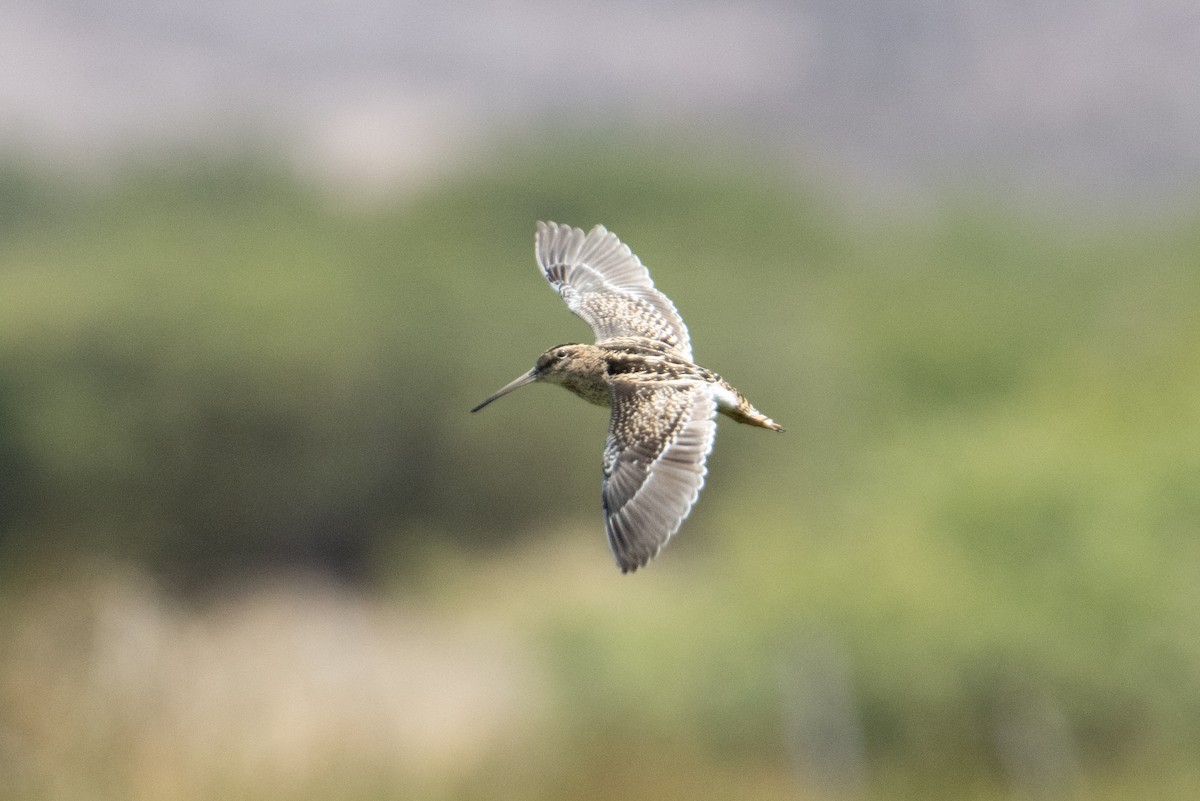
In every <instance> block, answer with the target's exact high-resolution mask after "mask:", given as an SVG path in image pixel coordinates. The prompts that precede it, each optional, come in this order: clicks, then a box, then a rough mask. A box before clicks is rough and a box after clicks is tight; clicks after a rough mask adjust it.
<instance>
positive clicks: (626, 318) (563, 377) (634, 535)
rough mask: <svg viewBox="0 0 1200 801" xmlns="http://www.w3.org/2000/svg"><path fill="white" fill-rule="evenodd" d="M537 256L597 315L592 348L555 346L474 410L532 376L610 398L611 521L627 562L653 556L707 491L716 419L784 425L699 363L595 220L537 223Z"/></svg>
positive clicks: (668, 310) (581, 307)
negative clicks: (583, 224) (588, 223)
mask: <svg viewBox="0 0 1200 801" xmlns="http://www.w3.org/2000/svg"><path fill="white" fill-rule="evenodd" d="M536 243H537V257H538V263H539V265H540V266H541V268H542V271H543V273H544V274H545V276H546V278H547V280H549V281H550V283H551V285H553V286H554V287H555V288H556V289H557V290H558V291H559V293H560V294H561V295H562V296H563V299H564V300H565V301H566V303H567V306H568V307H569V308H570V309H571V310H572V311H574V312H575V313H576V314H578V315H579V316H580V317H582V318H583V319H584V320H585V321H586V322H588V323H589V324H590V325H591V326H592V329H593V331H594V332H595V334H596V337H597V340H596V343H595V344H594V345H587V344H576V343H571V344H565V345H558V346H555V347H553V348H550V349H549V350H547V351H546V352H545V353H543V354H542V355H541V356H540V357H539V358H538V360H537V363H536V364H535V365H534V367H533V369H532V370H530V371H529V372H528V373H526V374H525V375H523V376H521V377H520V378H518V379H517V380H515V381H513V382H512V383H510V384H508V385H507V386H505V387H504V388H502V389H501V390H500V391H499V392H497V393H496V394H494V395H492V396H491V397H489V398H488V399H487V400H485V401H484V402H483V403H481V404H479V405H478V406H476V407H475V408H474V409H472V410H471V411H478V410H479V409H482V408H483V407H484V406H486V405H487V404H489V403H491V402H492V401H493V400H495V399H496V398H498V397H500V396H501V395H504V394H506V393H508V392H511V391H512V390H514V389H516V388H517V387H520V386H523V385H525V384H528V383H532V382H534V381H545V382H548V383H554V384H560V385H562V386H563V387H565V388H566V389H569V390H570V391H571V392H573V393H575V394H576V395H578V396H579V397H581V398H583V399H584V400H586V401H588V402H590V403H595V404H598V405H600V406H610V407H611V408H612V417H611V420H610V425H609V433H608V440H607V442H606V444H605V448H604V481H603V486H602V493H601V495H602V500H603V506H604V513H605V527H606V529H607V532H608V539H609V544H610V545H611V546H612V550H613V555H614V557H615V559H616V561H617V565H618V566H619V567H620V568H621V570H622V571H623V572H628V571H631V570H636V569H637V568H638V567H641V566H644V565H645V564H646V563H647V562H649V561H650V559H652V558H653V557H654V556H655V555H656V554H657V553H658V551H659V550H661V548H662V546H663V545H664V544H665V543H666V541H667V540H668V539H669V538H670V537H671V535H672V534H674V533H675V531H676V530H677V529H678V528H679V525H680V523H682V522H683V519H684V518H685V517H687V514H688V512H689V511H690V510H691V507H692V505H693V504H694V503H695V501H696V498H697V497H698V496H699V494H700V488H701V487H702V486H703V485H704V477H705V474H706V468H705V464H704V462H705V459H706V458H707V456H708V453H709V451H710V450H712V444H713V439H714V437H715V436H716V420H715V418H716V415H717V413H718V412H722V413H724V414H726V415H728V416H729V417H731V418H733V419H734V420H737V421H738V422H740V423H747V424H749V425H755V426H760V427H762V428H769V429H771V430H773V431H782V430H783V429H782V428H781V427H780V426H779V425H778V424H777V423H775V422H774V421H773V420H771V419H770V418H769V417H767V416H766V415H764V414H762V413H761V412H759V411H758V410H757V409H755V408H754V406H753V405H752V404H751V403H750V401H748V400H747V399H746V397H745V396H744V395H743V394H742V393H741V392H739V391H738V390H737V389H736V388H735V387H734V386H733V385H732V384H730V383H729V382H728V381H726V380H725V379H723V378H721V376H719V375H717V374H716V373H714V372H712V371H711V370H708V369H706V368H704V367H701V366H700V365H698V364H696V363H695V362H694V361H693V360H692V352H691V344H690V339H689V336H688V332H687V328H686V327H685V326H684V324H683V320H682V319H680V317H679V313H678V312H677V311H676V310H675V307H674V305H672V303H671V301H670V300H668V299H667V298H666V296H664V295H663V294H662V293H660V292H658V290H656V289H654V285H653V283H652V282H651V281H650V274H649V272H648V271H647V270H646V268H645V267H644V266H642V264H641V262H640V261H639V260H638V258H637V256H635V255H633V253H632V252H631V251H630V250H629V248H628V247H626V246H625V245H623V244H622V243H621V241H620V240H619V239H617V237H616V236H615V235H613V234H611V233H609V232H608V231H606V230H605V229H604V227H603V226H596V227H595V228H593V229H592V230H591V231H590V232H589V233H587V234H585V233H584V232H583V231H582V230H581V229H579V228H571V227H569V226H562V225H556V224H554V223H538V230H537V239H536Z"/></svg>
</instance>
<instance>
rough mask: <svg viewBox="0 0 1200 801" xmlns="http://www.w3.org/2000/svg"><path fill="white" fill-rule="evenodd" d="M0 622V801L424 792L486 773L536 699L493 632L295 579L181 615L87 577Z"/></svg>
mask: <svg viewBox="0 0 1200 801" xmlns="http://www.w3.org/2000/svg"><path fill="white" fill-rule="evenodd" d="M0 625H2V636H3V645H2V646H0V772H3V773H5V774H7V775H9V776H11V777H12V779H11V781H10V780H6V781H5V784H6V785H7V789H6V793H5V796H6V797H8V798H89V799H90V798H96V799H104V798H113V799H117V798H120V799H130V800H132V801H136V800H138V799H145V800H146V801H150V800H151V799H153V800H154V801H167V800H168V799H177V800H178V801H189V800H190V799H201V798H205V799H207V798H214V797H224V798H230V797H235V798H300V797H356V796H359V795H367V794H371V793H372V791H373V790H378V789H380V788H407V790H409V791H410V792H412V793H414V794H420V795H425V794H427V793H432V792H433V790H432V789H431V788H453V787H455V786H456V785H457V784H459V783H461V782H463V781H467V780H472V777H476V778H477V777H479V776H481V775H486V773H487V771H488V769H489V766H490V765H493V764H494V763H495V761H496V760H497V759H504V757H503V755H504V753H505V752H506V751H510V750H511V749H513V748H514V747H519V745H520V744H521V743H522V742H523V740H524V739H525V738H526V737H527V736H528V735H529V734H530V733H531V732H532V730H533V728H534V726H535V725H536V723H537V721H538V718H539V710H540V709H541V708H542V707H541V704H540V702H539V700H538V699H540V698H543V697H544V692H543V687H542V686H541V685H542V680H541V679H540V678H539V675H538V671H537V670H535V669H534V667H533V665H532V663H531V661H530V660H529V659H527V658H525V656H524V654H523V653H522V652H521V648H520V646H519V644H518V643H516V642H514V640H513V637H512V635H511V633H509V632H502V631H498V630H494V629H491V630H489V629H488V628H486V627H484V626H482V625H474V626H471V627H464V626H459V627H457V628H448V627H447V624H446V623H445V621H442V620H436V619H434V617H433V616H431V615H430V614H428V613H422V612H421V611H419V610H415V609H411V608H407V609H406V608H403V607H402V606H400V605H398V604H396V603H395V602H386V603H385V602H382V601H377V600H371V599H369V598H365V597H362V596H360V595H356V594H352V593H350V592H347V591H345V590H342V589H340V588H338V587H336V586H332V585H330V584H328V583H323V582H321V581H317V580H314V579H311V578H299V579H296V578H293V579H291V580H287V581H284V580H279V581H274V582H270V583H268V584H266V585H261V586H257V587H254V588H249V589H246V590H244V591H241V592H237V593H234V594H232V595H230V596H229V597H226V598H222V599H221V600H220V601H219V602H216V603H211V604H207V605H204V606H202V607H196V606H185V605H181V604H180V603H178V602H175V601H173V600H171V599H170V598H169V597H167V596H166V595H165V594H163V593H162V592H161V591H160V590H159V589H158V588H156V587H155V586H154V585H153V584H152V583H151V582H149V581H148V580H147V579H146V578H145V577H144V576H141V575H138V574H136V573H130V572H120V571H117V572H113V571H108V572H103V573H93V574H92V575H89V576H86V577H78V576H76V577H73V578H72V580H71V581H67V582H53V583H48V584H46V585H44V586H42V587H40V588H37V589H35V590H34V591H33V592H32V593H29V594H28V595H26V596H24V597H22V598H21V599H19V601H17V602H16V603H13V604H10V605H9V607H8V609H7V611H6V614H5V615H4V617H3V622H2V624H0ZM322 788H324V789H322Z"/></svg>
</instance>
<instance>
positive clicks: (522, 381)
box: [471, 370, 537, 413]
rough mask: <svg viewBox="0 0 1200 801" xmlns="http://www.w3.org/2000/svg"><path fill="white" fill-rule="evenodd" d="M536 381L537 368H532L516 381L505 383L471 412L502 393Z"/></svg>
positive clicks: (505, 393) (473, 411)
mask: <svg viewBox="0 0 1200 801" xmlns="http://www.w3.org/2000/svg"><path fill="white" fill-rule="evenodd" d="M534 381H537V370H530V371H529V372H528V373H526V374H525V375H523V376H521V377H520V378H518V379H516V380H515V381H512V382H511V383H508V384H505V385H504V386H503V387H501V388H500V391H498V392H497V393H496V394H495V395H492V396H491V397H489V398H488V399H487V400H485V401H484V402H483V403H481V404H479V405H478V406H476V407H475V408H474V409H472V410H471V412H472V413H475V412H477V411H479V410H480V409H482V408H483V407H484V406H487V405H488V404H489V403H491V402H492V401H494V400H495V399H496V398H499V397H500V396H502V395H507V394H508V393H510V392H512V391H513V390H514V389H518V388H520V387H523V386H525V385H526V384H532V383H533V382H534Z"/></svg>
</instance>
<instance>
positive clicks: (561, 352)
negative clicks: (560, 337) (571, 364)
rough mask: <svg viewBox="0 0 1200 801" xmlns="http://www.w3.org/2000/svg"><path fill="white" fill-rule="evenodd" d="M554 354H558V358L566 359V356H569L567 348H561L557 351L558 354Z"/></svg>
mask: <svg viewBox="0 0 1200 801" xmlns="http://www.w3.org/2000/svg"><path fill="white" fill-rule="evenodd" d="M554 355H555V356H557V357H558V358H560V359H565V358H567V352H566V351H565V350H560V351H559V352H558V353H556V354H554Z"/></svg>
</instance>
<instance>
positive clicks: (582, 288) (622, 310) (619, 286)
mask: <svg viewBox="0 0 1200 801" xmlns="http://www.w3.org/2000/svg"><path fill="white" fill-rule="evenodd" d="M535 241H536V245H537V261H538V265H539V266H541V268H542V272H543V273H544V274H545V276H546V279H547V280H548V281H549V282H550V284H551V285H552V286H553V287H554V288H555V289H557V290H558V292H559V294H560V295H562V297H563V300H564V301H566V303H567V308H569V309H570V310H571V311H573V312H575V313H576V314H578V315H579V316H580V317H582V318H583V320H584V321H585V322H586V323H587V324H588V325H590V326H591V327H592V331H593V332H594V333H595V334H596V341H600V340H603V339H611V338H612V337H622V336H626V337H627V336H638V337H648V338H650V339H656V340H659V341H660V342H665V343H666V344H667V345H668V346H669V347H671V348H672V349H674V350H675V352H676V353H678V354H679V355H681V356H683V357H684V358H685V359H687V360H688V361H691V360H692V345H691V340H690V339H689V338H688V331H687V326H685V325H684V324H683V320H682V319H680V317H679V312H678V311H676V310H675V306H674V305H673V304H672V303H671V301H670V300H669V299H668V298H667V296H666V295H664V294H662V293H661V292H659V291H658V290H657V289H655V288H654V282H653V281H651V280H650V273H649V271H647V270H646V268H645V267H644V266H643V265H642V263H641V261H639V260H638V257H637V256H635V255H634V253H633V251H631V250H630V249H629V247H628V246H627V245H625V244H622V242H621V240H620V239H617V236H616V234H613V233H610V232H609V231H607V230H605V228H604V226H603V225H597V226H596V227H595V228H593V229H592V230H591V231H590V232H588V233H587V234H584V232H583V229H581V228H572V227H571V226H568V225H559V224H557V223H545V222H539V223H538V224H537V237H536V240H535Z"/></svg>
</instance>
